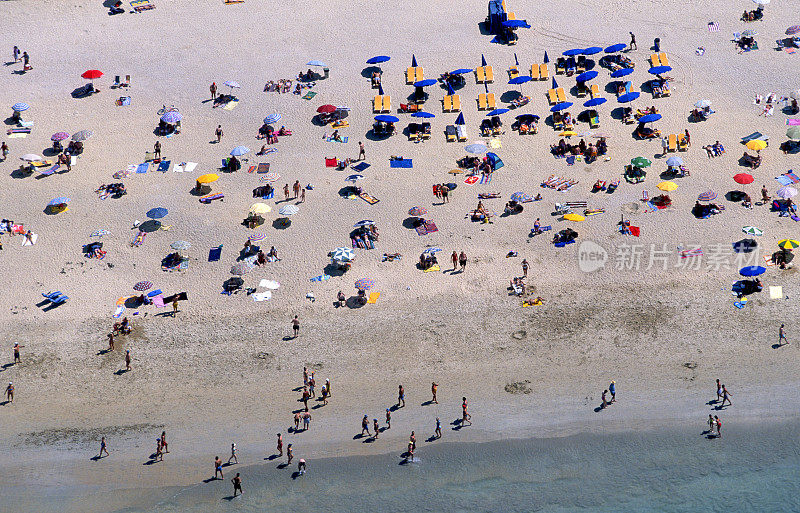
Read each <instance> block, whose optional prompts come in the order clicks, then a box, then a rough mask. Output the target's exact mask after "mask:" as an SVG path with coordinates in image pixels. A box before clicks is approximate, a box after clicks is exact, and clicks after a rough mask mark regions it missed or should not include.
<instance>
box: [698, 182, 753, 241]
mask: <svg viewBox="0 0 800 513" xmlns="http://www.w3.org/2000/svg"><path fill="white" fill-rule="evenodd" d="M715 199H717V193H716V192H714V191H706V192H704V193H703V194H701V195H700V196H698V197H697V201H714V200H715ZM750 228H752V226H751V227H750ZM745 233H749V232H745Z"/></svg>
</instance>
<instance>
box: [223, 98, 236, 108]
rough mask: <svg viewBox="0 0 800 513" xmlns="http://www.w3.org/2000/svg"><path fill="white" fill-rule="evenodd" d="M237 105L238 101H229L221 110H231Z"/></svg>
mask: <svg viewBox="0 0 800 513" xmlns="http://www.w3.org/2000/svg"><path fill="white" fill-rule="evenodd" d="M237 105H239V100H231V101H229V102H228V103H226V104H225V106H224V107H222V110H233V109H235V108H236V106H237Z"/></svg>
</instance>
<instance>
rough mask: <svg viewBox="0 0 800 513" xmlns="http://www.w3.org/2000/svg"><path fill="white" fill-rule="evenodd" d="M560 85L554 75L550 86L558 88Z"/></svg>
mask: <svg viewBox="0 0 800 513" xmlns="http://www.w3.org/2000/svg"><path fill="white" fill-rule="evenodd" d="M557 87H558V83H557V82H556V77H553V79H552V82H550V88H551V89H556V88H557Z"/></svg>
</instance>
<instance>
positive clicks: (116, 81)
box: [111, 75, 122, 87]
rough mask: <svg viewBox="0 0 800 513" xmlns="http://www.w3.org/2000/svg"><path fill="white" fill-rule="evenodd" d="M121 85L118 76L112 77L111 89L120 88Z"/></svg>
mask: <svg viewBox="0 0 800 513" xmlns="http://www.w3.org/2000/svg"><path fill="white" fill-rule="evenodd" d="M121 85H122V82H121V80H120V78H119V75H116V76H115V77H114V83H113V84H111V87H120V86H121Z"/></svg>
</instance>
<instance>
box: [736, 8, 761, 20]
mask: <svg viewBox="0 0 800 513" xmlns="http://www.w3.org/2000/svg"><path fill="white" fill-rule="evenodd" d="M763 17H764V11H762V10H761V9H753V10H752V11H744V13H742V18H741V21H756V20H760V19H761V18H763Z"/></svg>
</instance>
